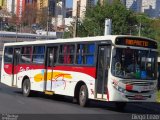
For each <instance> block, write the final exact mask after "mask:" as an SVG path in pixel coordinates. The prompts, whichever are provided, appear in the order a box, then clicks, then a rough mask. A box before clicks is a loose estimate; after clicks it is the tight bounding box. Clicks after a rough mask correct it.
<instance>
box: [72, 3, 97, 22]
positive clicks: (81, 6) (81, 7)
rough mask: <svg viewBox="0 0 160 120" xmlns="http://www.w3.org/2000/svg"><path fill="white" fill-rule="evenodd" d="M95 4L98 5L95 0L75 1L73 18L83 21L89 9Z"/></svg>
mask: <svg viewBox="0 0 160 120" xmlns="http://www.w3.org/2000/svg"><path fill="white" fill-rule="evenodd" d="M96 1H97V0H96ZM95 3H96V2H95V0H74V1H73V11H72V16H73V17H78V18H81V19H83V18H84V16H85V12H86V9H87V7H91V6H94V5H95Z"/></svg>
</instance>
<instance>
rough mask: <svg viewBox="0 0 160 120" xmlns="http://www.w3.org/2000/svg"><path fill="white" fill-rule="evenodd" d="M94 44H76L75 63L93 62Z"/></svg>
mask: <svg viewBox="0 0 160 120" xmlns="http://www.w3.org/2000/svg"><path fill="white" fill-rule="evenodd" d="M94 51H95V45H94V44H78V45H77V55H76V63H77V64H87V65H93V64H94Z"/></svg>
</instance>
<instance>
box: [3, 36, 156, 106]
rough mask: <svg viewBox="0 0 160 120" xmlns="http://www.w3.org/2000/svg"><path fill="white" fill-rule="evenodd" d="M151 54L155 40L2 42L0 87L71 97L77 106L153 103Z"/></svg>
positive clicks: (153, 61)
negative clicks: (92, 103) (104, 102)
mask: <svg viewBox="0 0 160 120" xmlns="http://www.w3.org/2000/svg"><path fill="white" fill-rule="evenodd" d="M157 56H158V52H157V42H156V41H154V40H152V39H149V38H145V37H137V36H129V35H128V36H127V35H107V36H96V37H84V38H69V39H56V40H45V41H42V40H41V41H33V42H17V43H6V44H5V45H4V49H3V56H2V67H1V83H4V84H6V85H8V86H12V87H17V88H21V89H22V92H23V95H24V96H31V95H34V94H35V92H34V91H39V92H44V93H45V94H50V95H54V94H55V95H56V94H58V95H64V96H71V97H73V99H74V101H77V102H78V103H79V104H80V106H86V105H87V104H88V102H89V101H90V100H98V101H106V102H114V103H115V104H116V106H117V108H123V107H125V105H126V103H127V102H154V101H155V97H156V95H155V93H156V89H157ZM131 67H132V68H131Z"/></svg>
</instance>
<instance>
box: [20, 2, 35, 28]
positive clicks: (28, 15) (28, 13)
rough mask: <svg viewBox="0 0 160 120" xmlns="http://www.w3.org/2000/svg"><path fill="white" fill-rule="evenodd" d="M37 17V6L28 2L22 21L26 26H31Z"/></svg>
mask: <svg viewBox="0 0 160 120" xmlns="http://www.w3.org/2000/svg"><path fill="white" fill-rule="evenodd" d="M36 17H37V8H36V7H35V5H34V4H30V3H28V4H27V5H26V8H25V11H24V12H23V15H22V20H21V23H22V24H23V25H25V26H29V27H31V25H32V24H33V23H35V22H36Z"/></svg>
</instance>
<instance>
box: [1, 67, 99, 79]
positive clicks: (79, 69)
mask: <svg viewBox="0 0 160 120" xmlns="http://www.w3.org/2000/svg"><path fill="white" fill-rule="evenodd" d="M12 67H13V65H12V64H5V65H4V70H5V72H6V73H7V74H12V73H13V72H12ZM44 68H45V66H44V65H37V64H30V65H29V64H19V65H17V66H14V74H17V73H18V72H23V71H28V70H36V69H44ZM48 69H51V67H48ZM54 70H63V71H72V72H80V73H84V74H87V75H89V76H92V77H93V78H95V77H96V67H81V66H76V67H75V66H55V67H54Z"/></svg>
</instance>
